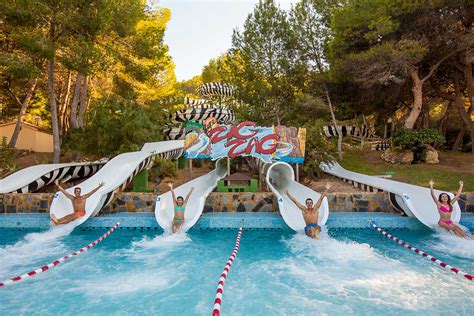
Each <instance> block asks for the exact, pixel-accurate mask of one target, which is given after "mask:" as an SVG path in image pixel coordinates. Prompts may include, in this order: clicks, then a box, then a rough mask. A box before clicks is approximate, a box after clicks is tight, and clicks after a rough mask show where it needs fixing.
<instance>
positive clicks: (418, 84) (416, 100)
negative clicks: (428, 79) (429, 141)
mask: <svg viewBox="0 0 474 316" xmlns="http://www.w3.org/2000/svg"><path fill="white" fill-rule="evenodd" d="M410 76H411V79H412V84H413V85H412V88H411V91H412V93H413V107H412V108H411V111H410V114H409V115H408V117H407V118H406V120H405V128H409V129H412V128H413V126H415V123H416V121H417V120H418V117H419V116H420V113H421V109H422V106H423V81H422V80H421V79H420V77H419V76H418V69H415V70H413V71H411V72H410Z"/></svg>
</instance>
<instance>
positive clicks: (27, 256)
mask: <svg viewBox="0 0 474 316" xmlns="http://www.w3.org/2000/svg"><path fill="white" fill-rule="evenodd" d="M72 230H73V228H71V227H54V228H51V229H50V230H48V231H45V232H41V233H29V234H27V235H25V237H23V239H22V240H20V241H18V242H16V243H15V244H13V245H7V246H4V247H1V248H0V275H2V276H3V278H5V277H11V276H10V275H7V274H8V273H12V271H15V273H19V274H21V273H24V272H27V271H22V270H21V269H25V268H27V267H28V269H36V268H37V267H36V266H34V265H35V264H36V265H37V264H46V263H48V262H42V261H41V260H44V258H47V257H50V256H52V255H55V254H56V255H57V256H63V255H65V252H66V247H65V246H64V244H63V242H62V241H61V238H62V237H64V236H67V235H69V234H70V233H71V231H72Z"/></svg>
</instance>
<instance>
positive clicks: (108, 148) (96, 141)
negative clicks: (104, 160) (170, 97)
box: [64, 98, 161, 156]
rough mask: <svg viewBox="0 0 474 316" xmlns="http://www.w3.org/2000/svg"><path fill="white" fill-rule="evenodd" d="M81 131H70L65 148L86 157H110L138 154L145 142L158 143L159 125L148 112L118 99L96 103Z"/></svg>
mask: <svg viewBox="0 0 474 316" xmlns="http://www.w3.org/2000/svg"><path fill="white" fill-rule="evenodd" d="M93 109H94V110H93V114H92V115H90V116H89V124H87V126H86V127H85V128H84V129H79V130H73V131H71V133H69V134H68V135H67V136H66V137H65V139H64V144H65V147H66V148H68V149H71V150H78V151H80V152H82V153H85V154H94V155H99V156H112V155H116V154H119V153H123V152H127V151H137V150H140V148H141V146H142V145H143V144H144V143H146V142H152V141H159V140H160V139H161V126H160V122H155V121H153V120H152V119H151V117H152V114H151V110H150V109H147V108H144V107H140V106H137V105H136V104H133V103H131V104H130V103H125V101H121V100H119V99H117V98H115V99H109V100H99V101H98V102H97V103H95V104H94V105H93Z"/></svg>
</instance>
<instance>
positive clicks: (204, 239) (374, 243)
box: [0, 229, 474, 315]
mask: <svg viewBox="0 0 474 316" xmlns="http://www.w3.org/2000/svg"><path fill="white" fill-rule="evenodd" d="M103 232H105V230H92V231H85V232H84V231H77V232H76V231H75V232H73V233H72V234H70V235H66V236H62V237H58V236H56V235H52V233H51V232H44V231H43V232H31V231H28V232H26V231H19V230H13V229H0V235H1V236H2V237H1V239H0V279H1V280H5V279H7V278H9V277H11V276H14V275H18V274H23V273H25V272H28V271H30V270H32V269H34V268H37V267H40V266H41V265H44V264H47V263H49V262H51V261H53V260H54V259H57V258H59V257H62V256H64V255H66V254H69V253H71V252H72V251H74V250H77V249H79V248H81V247H82V246H84V245H86V244H88V243H89V242H91V241H93V240H95V239H96V238H97V237H99V236H100V235H101V234H103ZM389 232H390V233H393V234H394V235H396V236H397V237H400V238H401V239H404V240H405V241H407V242H409V243H411V244H413V245H414V246H417V247H419V248H420V249H422V250H424V251H426V252H428V253H430V254H432V255H434V256H436V257H438V258H439V259H441V260H444V261H446V262H447V263H448V264H451V265H453V266H455V267H458V268H460V269H461V270H464V271H465V272H467V273H471V274H472V273H474V241H467V240H466V241H460V240H459V239H456V238H455V237H451V236H450V235H447V234H442V235H439V234H435V233H432V232H430V231H428V230H426V231H407V230H390V231H389ZM236 235H237V231H219V232H215V231H214V232H213V231H194V232H193V231H192V232H190V233H188V234H187V235H178V236H176V235H175V236H162V235H158V234H157V233H156V232H152V231H133V230H120V229H119V230H116V231H115V232H114V233H113V234H112V235H110V236H109V237H108V238H107V239H106V240H105V241H103V242H102V243H101V244H99V245H97V246H96V247H94V248H92V249H90V250H89V251H87V252H85V253H83V254H81V255H80V256H78V257H76V258H73V259H71V260H69V261H66V262H63V263H62V264H60V265H59V266H58V267H56V268H54V269H52V270H50V271H47V272H45V273H43V274H40V275H38V276H36V277H34V278H31V279H28V280H26V281H22V282H19V283H18V284H15V285H12V286H8V287H4V288H0V314H1V315H17V314H66V315H68V314H80V315H85V314H87V315H103V314H134V315H137V314H138V315H140V314H154V315H209V314H210V313H211V311H212V308H213V304H214V294H215V290H216V286H217V282H218V279H219V276H220V274H221V272H222V269H223V267H224V265H225V263H226V261H227V259H228V257H229V255H230V253H231V252H232V250H233V248H234V244H235V238H236ZM473 308H474V282H469V281H467V280H464V279H463V278H462V277H459V276H455V275H454V274H453V273H451V272H449V271H447V270H445V269H442V268H440V267H438V266H436V265H435V264H433V263H431V262H429V261H428V260H426V259H424V258H422V257H420V256H418V255H416V254H413V253H411V252H410V251H408V250H406V249H404V248H402V247H401V246H399V245H397V244H395V243H394V242H393V241H391V240H389V239H387V238H386V237H384V236H382V235H381V234H380V233H378V232H377V231H375V230H373V229H365V230H362V229H335V230H330V231H329V232H328V233H323V235H322V238H321V240H319V241H315V240H311V239H309V238H307V237H305V236H303V235H298V234H294V233H291V232H281V231H245V230H244V232H243V234H242V240H241V245H240V250H239V253H238V256H237V259H236V260H235V261H234V264H233V266H232V268H231V270H230V273H229V276H228V278H227V281H226V284H225V288H224V298H223V304H222V309H221V310H222V314H223V315H288V314H297V315H320V314H328V315H347V314H356V315H367V314H385V315H400V314H403V315H415V314H420V313H422V314H430V315H433V314H439V315H441V314H443V315H460V314H465V315H468V314H472V311H473Z"/></svg>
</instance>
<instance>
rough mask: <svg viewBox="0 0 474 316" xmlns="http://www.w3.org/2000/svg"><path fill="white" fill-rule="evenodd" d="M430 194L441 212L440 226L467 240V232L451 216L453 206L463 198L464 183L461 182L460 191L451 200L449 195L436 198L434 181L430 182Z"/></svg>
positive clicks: (444, 194)
mask: <svg viewBox="0 0 474 316" xmlns="http://www.w3.org/2000/svg"><path fill="white" fill-rule="evenodd" d="M429 184H430V193H431V197H432V198H433V201H434V202H435V203H436V206H437V207H438V212H439V217H440V219H439V222H438V225H439V226H440V227H442V228H444V229H446V230H447V231H451V232H453V233H454V234H455V235H456V236H458V237H461V238H466V237H467V235H466V232H465V231H464V230H462V228H461V227H459V226H458V225H456V224H455V223H454V222H453V221H452V220H451V214H452V212H453V204H454V203H456V202H457V201H458V200H459V197H460V196H461V193H462V187H463V186H464V182H462V181H459V190H458V192H457V193H456V196H455V197H454V198H453V199H452V200H451V197H450V196H449V195H448V194H447V193H441V194H440V195H439V197H438V198H436V195H435V193H434V190H433V186H434V181H433V180H430V182H429Z"/></svg>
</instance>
